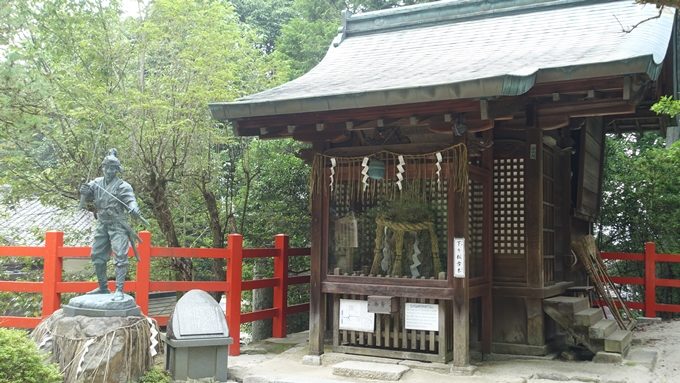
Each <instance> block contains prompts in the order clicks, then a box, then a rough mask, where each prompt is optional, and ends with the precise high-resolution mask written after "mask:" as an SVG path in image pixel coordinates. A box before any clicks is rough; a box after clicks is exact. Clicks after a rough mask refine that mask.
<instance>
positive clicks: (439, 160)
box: [435, 152, 442, 190]
mask: <svg viewBox="0 0 680 383" xmlns="http://www.w3.org/2000/svg"><path fill="white" fill-rule="evenodd" d="M436 157H437V163H436V164H435V165H436V166H437V187H438V188H439V190H441V189H442V153H441V152H437V154H436Z"/></svg>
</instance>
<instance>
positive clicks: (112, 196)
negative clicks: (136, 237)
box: [93, 182, 151, 227]
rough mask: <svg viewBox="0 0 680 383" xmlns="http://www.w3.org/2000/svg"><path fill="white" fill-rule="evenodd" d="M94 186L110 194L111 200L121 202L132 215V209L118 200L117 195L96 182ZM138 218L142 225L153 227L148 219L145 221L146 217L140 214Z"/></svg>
mask: <svg viewBox="0 0 680 383" xmlns="http://www.w3.org/2000/svg"><path fill="white" fill-rule="evenodd" d="M93 184H94V185H96V186H97V187H98V188H99V189H100V190H101V191H103V192H104V193H106V194H108V195H109V196H110V197H111V198H113V199H115V200H116V201H118V202H120V203H121V205H123V206H125V208H126V209H127V210H128V213H130V212H131V211H132V209H130V208H129V207H128V205H127V204H126V203H125V202H123V201H121V200H120V199H118V197H116V196H115V195H113V194H111V193H110V192H109V191H108V190H106V189H104V188H103V187H101V186H100V185H99V184H97V183H96V182H94V183H93ZM137 218H139V220H140V221H142V223H143V224H144V226H145V227H149V226H151V225H150V224H149V221H147V220H146V219H144V217H142V215H141V214H139V215H138V216H137Z"/></svg>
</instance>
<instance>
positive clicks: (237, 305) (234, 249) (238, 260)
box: [226, 234, 243, 356]
mask: <svg viewBox="0 0 680 383" xmlns="http://www.w3.org/2000/svg"><path fill="white" fill-rule="evenodd" d="M227 244H228V246H227V250H228V251H227V256H228V257H229V259H228V263H227V284H228V286H229V290H228V291H227V307H226V309H227V312H226V315H227V325H228V326H229V335H230V336H231V337H232V339H233V340H234V343H233V344H232V345H231V346H230V347H229V355H231V356H239V355H241V345H240V341H241V278H242V270H243V264H242V263H243V236H241V234H229V239H228V242H227Z"/></svg>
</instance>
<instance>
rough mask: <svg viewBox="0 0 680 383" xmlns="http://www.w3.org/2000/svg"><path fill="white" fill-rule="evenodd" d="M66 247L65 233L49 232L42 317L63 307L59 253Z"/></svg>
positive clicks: (46, 240) (46, 248)
mask: <svg viewBox="0 0 680 383" xmlns="http://www.w3.org/2000/svg"><path fill="white" fill-rule="evenodd" d="M63 246H64V233H62V232H61V231H48V232H47V233H46V234H45V257H44V260H45V262H44V265H43V289H42V316H43V318H45V317H48V316H50V315H52V313H53V312H55V311H57V310H59V307H61V294H60V293H58V292H57V282H61V271H62V263H63V262H62V259H61V258H59V256H58V254H57V251H58V249H59V248H60V247H63Z"/></svg>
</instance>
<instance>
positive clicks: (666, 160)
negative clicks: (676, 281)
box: [598, 133, 680, 252]
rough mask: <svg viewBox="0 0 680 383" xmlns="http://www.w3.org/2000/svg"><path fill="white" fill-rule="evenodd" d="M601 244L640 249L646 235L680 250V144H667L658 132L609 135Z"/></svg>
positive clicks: (662, 246) (667, 247)
mask: <svg viewBox="0 0 680 383" xmlns="http://www.w3.org/2000/svg"><path fill="white" fill-rule="evenodd" d="M605 155H606V163H605V171H604V181H603V204H602V211H601V213H600V218H599V222H598V226H599V232H600V234H599V241H600V248H601V249H602V250H618V251H630V252H639V251H641V249H642V245H643V243H644V242H646V241H654V242H656V243H657V246H658V248H659V251H665V252H677V251H680V238H678V235H677V233H679V232H680V166H679V164H680V144H678V143H675V144H674V145H673V146H672V147H671V148H669V149H665V148H663V139H662V138H661V137H659V136H658V135H657V134H656V133H647V134H645V135H634V134H630V135H627V136H626V137H623V138H618V139H616V138H612V137H608V138H607V146H606V153H605Z"/></svg>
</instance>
